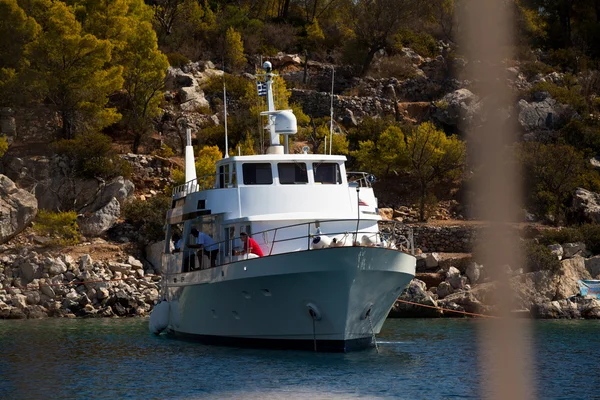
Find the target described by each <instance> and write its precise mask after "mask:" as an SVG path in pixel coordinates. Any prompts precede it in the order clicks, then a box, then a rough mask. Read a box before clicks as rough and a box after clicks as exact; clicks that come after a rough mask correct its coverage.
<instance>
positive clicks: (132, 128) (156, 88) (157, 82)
mask: <svg viewBox="0 0 600 400" xmlns="http://www.w3.org/2000/svg"><path fill="white" fill-rule="evenodd" d="M122 59H123V66H124V71H123V78H124V79H125V82H124V84H123V88H124V89H125V93H126V97H127V100H128V101H127V104H126V106H125V107H123V109H122V113H123V117H124V123H125V125H126V126H127V128H128V130H129V132H131V134H132V136H133V143H132V146H131V149H132V151H133V152H134V153H137V151H138V146H139V145H140V144H141V141H142V139H143V138H144V137H146V136H148V135H149V134H150V133H151V132H152V130H153V124H152V118H154V117H156V116H157V115H158V114H159V113H160V111H161V109H160V105H161V101H162V90H163V88H164V80H165V74H166V71H167V68H168V67H169V62H168V60H167V57H166V56H165V55H164V54H163V53H161V52H160V50H158V45H157V41H156V35H155V33H154V31H153V30H152V26H151V25H150V23H148V22H139V23H138V24H137V25H136V26H135V28H134V29H133V31H132V33H131V35H130V36H129V38H128V43H127V46H126V47H125V48H124V50H123V57H122Z"/></svg>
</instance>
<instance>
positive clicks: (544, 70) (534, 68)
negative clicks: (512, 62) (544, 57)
mask: <svg viewBox="0 0 600 400" xmlns="http://www.w3.org/2000/svg"><path fill="white" fill-rule="evenodd" d="M519 70H520V71H521V72H522V73H523V75H525V77H526V78H527V79H533V78H535V77H536V76H537V75H538V74H542V75H547V74H549V73H551V72H553V71H554V69H553V68H552V67H551V66H549V65H546V64H544V63H542V62H539V61H527V62H524V63H522V64H521V65H520V67H519Z"/></svg>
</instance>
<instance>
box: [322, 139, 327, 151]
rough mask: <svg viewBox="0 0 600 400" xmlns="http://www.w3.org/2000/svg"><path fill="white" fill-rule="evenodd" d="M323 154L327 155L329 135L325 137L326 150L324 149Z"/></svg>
mask: <svg viewBox="0 0 600 400" xmlns="http://www.w3.org/2000/svg"><path fill="white" fill-rule="evenodd" d="M323 154H325V155H327V135H325V148H324V149H323Z"/></svg>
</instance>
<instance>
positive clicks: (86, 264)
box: [79, 254, 94, 271]
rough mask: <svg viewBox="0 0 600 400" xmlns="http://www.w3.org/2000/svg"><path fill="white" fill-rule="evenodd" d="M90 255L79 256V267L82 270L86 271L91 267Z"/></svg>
mask: <svg viewBox="0 0 600 400" xmlns="http://www.w3.org/2000/svg"><path fill="white" fill-rule="evenodd" d="M93 266H94V265H93V261H92V257H91V256H90V255H89V254H84V255H82V256H81V259H80V260H79V269H80V270H82V271H87V270H90V269H92V267H93Z"/></svg>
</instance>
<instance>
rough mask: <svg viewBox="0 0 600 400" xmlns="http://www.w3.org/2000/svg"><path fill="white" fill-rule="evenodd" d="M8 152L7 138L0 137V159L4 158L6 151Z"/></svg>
mask: <svg viewBox="0 0 600 400" xmlns="http://www.w3.org/2000/svg"><path fill="white" fill-rule="evenodd" d="M7 150H8V141H7V140H6V136H4V135H0V158H2V157H4V154H6V151H7Z"/></svg>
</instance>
